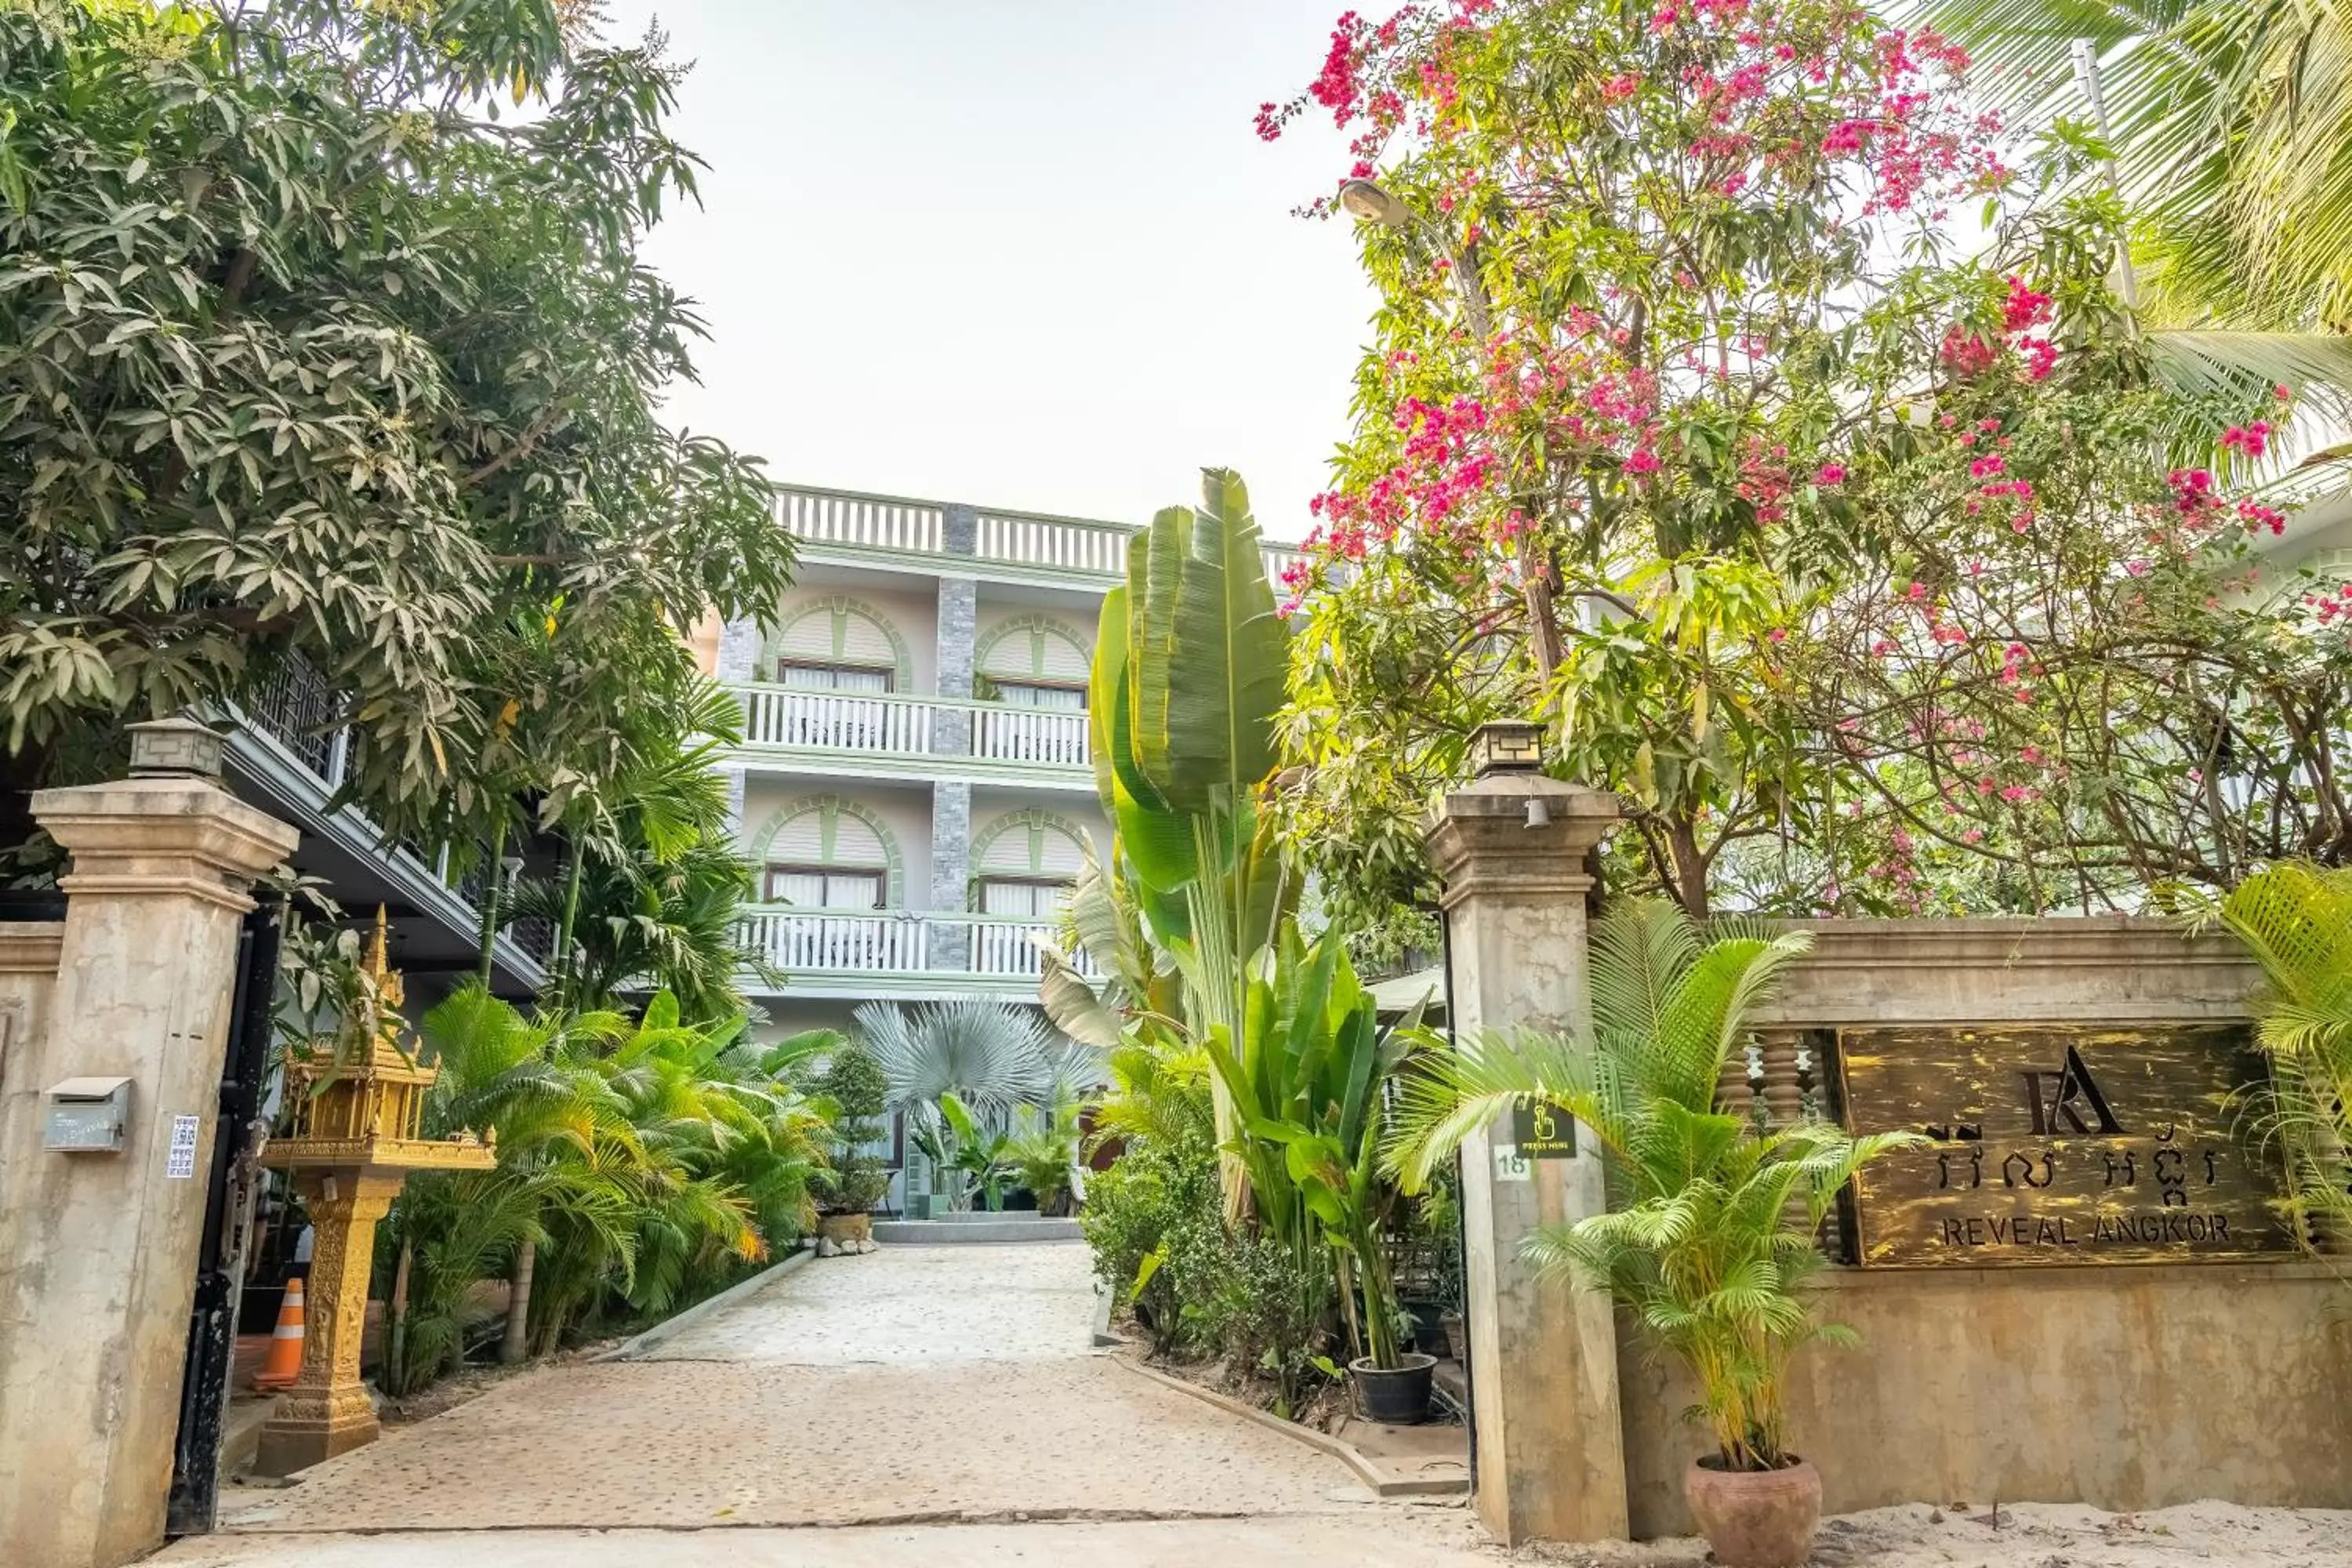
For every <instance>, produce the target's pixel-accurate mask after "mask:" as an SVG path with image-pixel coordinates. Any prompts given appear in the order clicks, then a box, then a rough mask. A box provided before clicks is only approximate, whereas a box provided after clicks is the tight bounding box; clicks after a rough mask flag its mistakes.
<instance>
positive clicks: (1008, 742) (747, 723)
mask: <svg viewBox="0 0 2352 1568" xmlns="http://www.w3.org/2000/svg"><path fill="white" fill-rule="evenodd" d="M732 689H733V691H734V692H735V695H736V698H737V700H739V701H740V702H741V703H742V706H743V747H742V750H743V752H746V753H749V754H750V755H751V760H753V761H755V762H758V761H770V762H773V763H782V764H785V765H787V766H792V765H798V766H801V767H803V769H805V770H807V771H815V772H825V773H841V772H849V773H859V774H866V775H876V776H900V777H912V778H925V779H931V778H937V777H939V776H940V773H941V772H942V770H943V769H945V770H947V771H949V772H950V773H953V774H954V775H956V776H961V777H966V778H971V779H975V780H981V781H991V780H1007V781H1015V780H1017V781H1019V782H1021V783H1024V784H1045V785H1047V786H1049V787H1051V786H1060V787H1066V788H1073V789H1089V790H1090V789H1092V788H1093V787H1094V762H1093V753H1092V751H1091V750H1090V748H1089V746H1088V743H1087V715H1086V714H1085V713H1084V712H1076V713H1071V712H1058V711H1046V710H1040V709H1035V708H1013V707H1008V706H1006V705H1005V704H1003V703H998V702H974V701H970V700H962V699H958V698H952V697H900V696H885V695H865V694H856V695H852V694H848V693H843V692H834V691H802V690H796V689H791V688H788V687H782V686H769V685H740V686H736V687H734V688H732ZM853 762H854V763H855V764H856V765H848V764H851V763H853Z"/></svg>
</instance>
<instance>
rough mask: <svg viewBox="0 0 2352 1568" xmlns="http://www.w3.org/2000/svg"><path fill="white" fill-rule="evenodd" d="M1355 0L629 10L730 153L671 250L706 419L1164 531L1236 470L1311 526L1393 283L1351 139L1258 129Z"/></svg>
mask: <svg viewBox="0 0 2352 1568" xmlns="http://www.w3.org/2000/svg"><path fill="white" fill-rule="evenodd" d="M1345 3H1346V0H1175V3H1173V4H1168V3H1160V4H1148V3H1144V0H832V3H830V4H816V3H813V0H607V3H606V11H607V15H608V16H609V18H610V21H609V23H608V25H607V28H606V32H607V35H608V37H613V38H614V39H615V40H631V41H633V40H635V38H637V37H641V36H642V35H643V34H644V32H645V30H646V26H647V24H648V23H650V22H656V21H657V22H658V23H659V25H660V26H662V28H663V29H664V30H665V31H666V32H667V34H668V35H669V37H670V41H671V42H670V47H671V53H672V55H673V57H674V58H677V59H679V60H684V61H690V62H692V65H693V69H692V72H691V74H690V75H688V78H687V79H686V80H685V82H684V84H683V86H682V88H681V89H680V104H679V109H678V112H677V117H676V119H675V121H674V122H673V129H674V131H675V133H676V134H677V138H678V139H679V140H680V141H681V142H684V143H685V144H686V145H687V146H688V147H690V148H692V149H693V150H694V151H695V152H696V153H699V154H700V155H701V156H702V158H703V159H704V160H705V161H706V162H707V163H708V164H709V168H708V170H707V171H706V172H705V173H704V174H703V175H702V177H701V182H700V184H701V205H700V206H699V208H697V207H695V206H693V205H687V206H684V207H682V208H680V209H679V210H677V213H676V214H675V216H671V217H669V218H668V219H667V220H666V221H665V222H664V223H663V224H662V226H660V227H658V228H656V230H655V231H654V232H653V234H652V235H651V236H650V237H649V238H648V240H647V242H646V260H647V261H648V262H649V263H650V264H651V265H652V266H653V267H654V268H656V270H658V271H659V272H661V273H662V275H663V276H664V277H666V278H667V279H669V280H670V282H671V283H672V284H673V285H674V286H675V287H677V288H678V289H680V290H681V291H683V292H684V293H686V294H687V295H688V296H690V297H691V298H692V299H694V300H696V301H697V302H698V310H699V313H700V315H701V316H702V318H703V319H704V321H706V322H707V323H708V325H709V330H710V333H711V339H710V341H709V342H707V343H705V344H703V345H702V346H701V347H700V349H699V350H698V353H697V355H696V359H697V365H698V370H699V372H700V376H701V384H699V385H682V386H679V387H678V388H677V389H675V391H674V393H673V395H672V400H671V407H670V412H671V414H672V416H673V417H674V419H675V420H676V421H677V422H678V423H680V424H683V425H685V426H687V427H688V428H689V429H692V430H696V431H699V432H704V433H708V434H709V435H713V436H717V437H720V438H722V439H724V440H726V441H728V442H729V443H730V444H731V445H733V446H736V447H740V448H741V449H743V450H745V451H748V452H751V453H755V454H757V455H759V456H761V457H763V458H766V459H767V461H768V464H769V468H770V471H771V472H772V474H773V475H774V476H775V477H776V478H778V479H783V480H786V481H797V482H801V483H807V484H819V485H828V486H835V487H839V488H843V489H861V490H875V491H881V492H884V493H887V494H894V495H902V496H915V497H920V498H924V499H928V500H953V501H966V502H971V503H974V504H979V505H986V506H999V507H1009V508H1016V509H1021V510H1031V511H1046V512H1060V513H1066V514H1070V515H1075V516H1081V517H1100V518H1111V519H1117V520H1119V521H1130V522H1140V521H1145V520H1147V519H1148V518H1149V517H1150V513H1151V512H1152V511H1153V510H1156V509H1157V508H1159V507H1161V506H1166V505H1169V504H1171V503H1174V502H1179V501H1189V500H1192V499H1193V498H1194V496H1195V495H1196V494H1197V492H1198V485H1199V481H1198V478H1197V471H1198V470H1199V469H1200V468H1202V467H1203V466H1205V465H1224V466H1228V467H1232V468H1238V469H1239V470H1240V471H1241V473H1242V475H1243V477H1244V479H1246V480H1247V481H1248V482H1249V485H1250V490H1251V496H1252V500H1253V502H1254V504H1255V510H1256V513H1257V517H1258V521H1259V523H1260V525H1261V526H1262V527H1263V528H1264V529H1265V532H1266V533H1267V534H1268V535H1269V536H1270V537H1274V538H1278V539H1295V538H1297V537H1298V536H1299V535H1301V534H1303V533H1304V532H1305V531H1307V526H1308V523H1309V519H1308V517H1307V500H1308V498H1309V497H1310V496H1312V495H1313V494H1314V493H1315V492H1317V491H1318V490H1319V489H1323V488H1324V485H1325V476H1326V474H1327V472H1328V459H1329V457H1330V454H1331V450H1332V448H1333V447H1334V445H1335V444H1336V443H1337V442H1338V441H1339V439H1340V438H1341V437H1344V436H1345V434H1346V433H1347V428H1348V403H1349V391H1350V385H1351V382H1352V378H1353V374H1354V371H1355V365H1356V360H1357V356H1358V353H1359V351H1360V344H1361V343H1362V342H1364V341H1365V340H1366V338H1367V337H1368V336H1369V326H1368V322H1369V319H1370V314H1371V310H1372V307H1373V296H1372V292H1371V289H1370V287H1369V286H1368V285H1367V284H1366V283H1365V282H1364V281H1363V279H1362V276H1361V273H1360V270H1359V268H1358V267H1357V264H1356V258H1355V242H1354V238H1353V237H1352V236H1351V235H1350V234H1349V231H1348V228H1347V226H1346V224H1345V221H1344V220H1342V221H1339V222H1321V221H1314V220H1307V219H1301V218H1296V217H1293V216H1290V212H1291V209H1292V208H1293V207H1295V206H1297V205H1300V204H1301V203H1303V202H1305V201H1307V200H1308V199H1310V198H1311V197H1312V196H1314V195H1317V194H1318V192H1321V191H1324V190H1328V188H1329V185H1330V182H1331V181H1332V179H1333V178H1334V177H1335V175H1336V174H1337V173H1338V172H1339V171H1340V170H1342V169H1344V167H1345V163H1346V160H1345V157H1344V155H1343V153H1342V150H1341V147H1340V137H1339V133H1337V132H1333V131H1332V130H1331V129H1330V128H1329V126H1328V122H1326V123H1324V124H1320V125H1316V126H1313V127H1312V128H1310V129H1306V130H1304V131H1302V130H1301V129H1300V126H1303V125H1305V124H1306V121H1304V120H1302V121H1300V122H1299V123H1298V125H1295V126H1294V128H1293V130H1292V131H1291V132H1290V133H1289V134H1288V135H1286V137H1285V138H1284V139H1283V140H1282V141H1281V142H1276V143H1273V144H1271V145H1269V144H1267V143H1265V142H1260V141H1259V140H1258V139H1257V137H1256V136H1255V133H1254V132H1252V130H1251V123H1250V122H1251V117H1252V115H1253V114H1254V112H1255V110H1256V108H1257V105H1258V104H1259V103H1261V102H1263V101H1265V100H1269V99H1287V98H1289V97H1290V96H1291V95H1292V94H1293V93H1295V92H1297V90H1298V89H1300V88H1301V87H1303V86H1304V85H1305V83H1306V82H1307V80H1309V79H1311V78H1312V77H1313V76H1314V74H1315V72H1316V70H1317V68H1318V67H1319V66H1320V64H1321V61H1322V57H1323V52H1324V49H1325V47H1326V45H1327V40H1328V36H1329V33H1330V28H1331V24H1332V20H1333V17H1334V16H1336V14H1337V13H1338V11H1339V10H1340V9H1344V8H1345Z"/></svg>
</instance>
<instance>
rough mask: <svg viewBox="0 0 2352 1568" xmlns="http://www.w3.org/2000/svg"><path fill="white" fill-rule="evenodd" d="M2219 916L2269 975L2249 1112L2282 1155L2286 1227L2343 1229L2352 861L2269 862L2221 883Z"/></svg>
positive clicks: (2351, 1064) (2348, 1230)
mask: <svg viewBox="0 0 2352 1568" xmlns="http://www.w3.org/2000/svg"><path fill="white" fill-rule="evenodd" d="M2221 920H2222V921H2223V923H2224V924H2226V925H2227V926H2228V927H2229V928H2230V929H2231V931H2235V932H2236V933H2237V934H2238V936H2239V937H2240V938H2241V939H2242V941H2243V942H2245V944H2246V946H2247V947H2248V949H2250V950H2251V951H2252V953H2253V955H2254V960H2255V962H2256V963H2260V964H2261V965H2262V966H2263V974H2264V975H2265V976H2266V977H2267V978H2268V979H2269V981H2270V993H2271V994H2270V995H2269V996H2268V998H2266V999H2265V1001H2264V1003H2263V1006H2262V1010H2261V1014H2260V1019H2259V1022H2258V1025H2257V1027H2256V1038H2257V1039H2258V1040H2259V1041H2260V1042H2261V1045H2262V1047H2263V1051H2264V1052H2265V1053H2266V1054H2267V1055H2268V1056H2269V1058H2270V1063H2271V1081H2270V1087H2269V1089H2267V1091H2265V1094H2264V1096H2263V1101H2262V1102H2261V1103H2260V1104H2259V1106H2258V1107H2256V1117H2257V1120H2258V1121H2259V1122H2260V1123H2261V1125H2262V1130H2263V1131H2264V1132H2266V1133H2268V1134H2269V1135H2270V1136H2271V1137H2273V1139H2275V1141H2276V1142H2277V1144H2278V1147H2279V1148H2280V1149H2281V1151H2282V1152H2284V1156H2285V1160H2286V1164H2287V1174H2288V1184H2287V1192H2288V1196H2287V1199H2286V1203H2287V1207H2288V1211H2289V1217H2290V1218H2291V1219H2293V1220H2294V1232H2295V1235H2296V1236H2297V1237H2301V1238H2302V1239H2303V1240H2304V1241H2305V1244H2306V1245H2316V1244H2317V1243H2318V1242H2320V1241H2321V1240H2323V1239H2335V1238H2340V1237H2347V1236H2352V1193H2347V1190H2346V1187H2345V1184H2344V1163H2345V1151H2346V1150H2347V1149H2352V869H2331V868H2323V867H2318V866H2313V865H2309V864H2306V863H2304V862H2301V861H2285V862H2282V863H2280V864H2278V865H2275V866H2272V867H2270V868H2267V869H2265V870H2263V871H2260V872H2257V873H2256V874H2255V875H2253V876H2252V877H2249V878H2247V879H2245V880H2244V881H2242V882H2241V883H2239V884H2238V886H2237V887H2236V888H2234V889H2231V892H2230V895H2229V897H2227V898H2226V899H2224V900H2222V901H2221Z"/></svg>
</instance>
